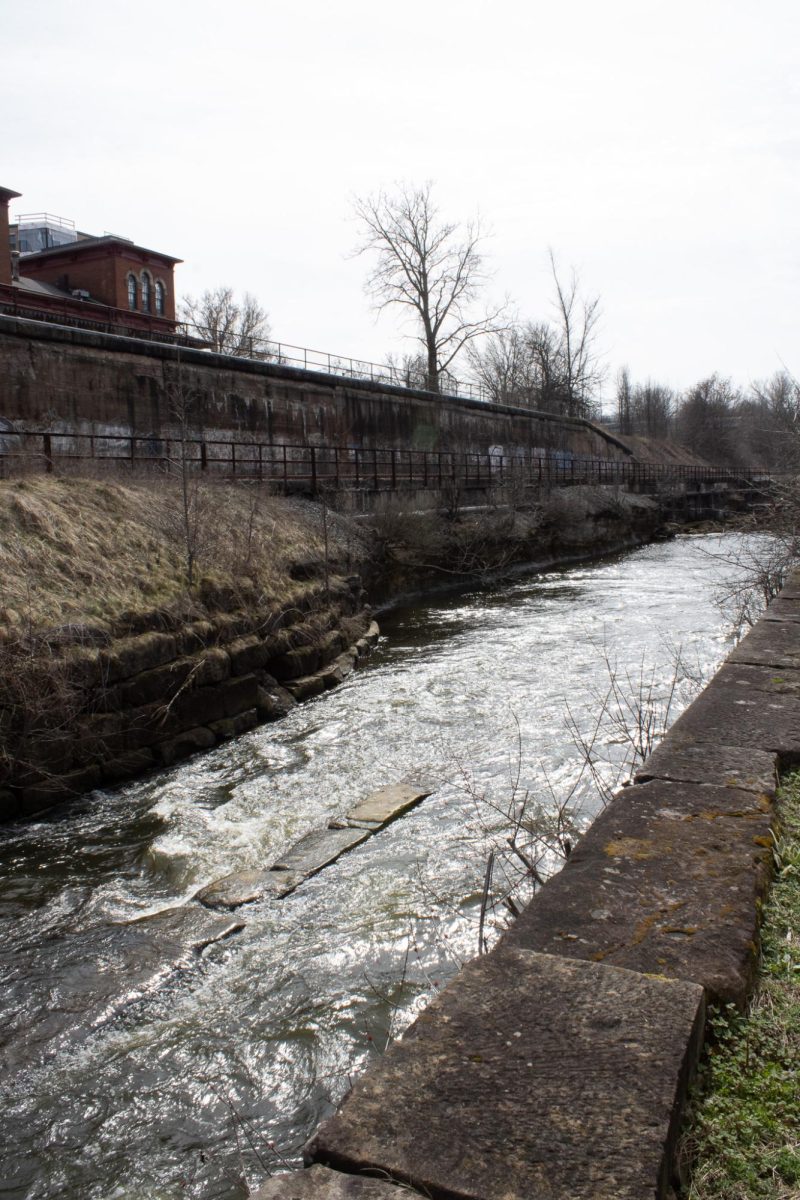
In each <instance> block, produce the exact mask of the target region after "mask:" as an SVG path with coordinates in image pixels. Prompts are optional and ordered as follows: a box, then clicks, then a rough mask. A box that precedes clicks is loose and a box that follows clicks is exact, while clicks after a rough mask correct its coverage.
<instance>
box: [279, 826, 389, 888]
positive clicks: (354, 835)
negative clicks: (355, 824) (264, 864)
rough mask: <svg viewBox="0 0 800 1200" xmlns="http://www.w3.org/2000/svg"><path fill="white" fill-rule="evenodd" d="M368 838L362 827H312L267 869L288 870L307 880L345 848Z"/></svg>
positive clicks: (333, 860)
mask: <svg viewBox="0 0 800 1200" xmlns="http://www.w3.org/2000/svg"><path fill="white" fill-rule="evenodd" d="M368 837H369V833H368V831H366V830H364V829H315V830H314V831H313V832H311V833H307V834H306V835H305V837H302V838H300V841H299V842H295V844H294V845H293V846H291V847H290V848H289V849H288V850H287V851H286V852H285V853H284V854H282V855H281V857H280V858H279V859H278V860H277V862H274V863H273V864H272V867H271V868H270V870H272V871H275V872H280V873H281V874H283V873H284V872H285V871H291V872H292V873H293V874H295V875H299V876H300V877H301V878H302V879H308V878H309V877H310V876H311V875H316V874H317V872H318V871H321V870H322V869H323V867H329V866H330V865H331V863H334V862H336V860H337V858H340V857H341V855H342V854H345V853H346V852H347V851H348V850H352V849H353V848H354V847H355V846H360V845H361V843H362V842H365V841H366V840H367V838H368Z"/></svg>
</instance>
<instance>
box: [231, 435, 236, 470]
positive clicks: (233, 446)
mask: <svg viewBox="0 0 800 1200" xmlns="http://www.w3.org/2000/svg"><path fill="white" fill-rule="evenodd" d="M235 474H236V442H231V475H235Z"/></svg>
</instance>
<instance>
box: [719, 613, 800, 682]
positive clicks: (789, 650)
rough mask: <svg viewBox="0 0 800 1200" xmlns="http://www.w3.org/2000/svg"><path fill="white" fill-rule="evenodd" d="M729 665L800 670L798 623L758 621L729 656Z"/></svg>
mask: <svg viewBox="0 0 800 1200" xmlns="http://www.w3.org/2000/svg"><path fill="white" fill-rule="evenodd" d="M728 662H730V663H749V664H751V665H752V666H764V667H789V668H791V669H794V670H800V623H798V622H797V621H776V620H771V621H759V622H758V624H757V625H754V626H753V628H752V629H751V630H750V632H749V633H748V635H747V637H744V638H742V640H741V642H739V645H738V646H737V647H736V649H735V650H734V651H733V652H732V653H731V654H730V655H729V656H728Z"/></svg>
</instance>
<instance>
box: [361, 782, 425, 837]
mask: <svg viewBox="0 0 800 1200" xmlns="http://www.w3.org/2000/svg"><path fill="white" fill-rule="evenodd" d="M432 790H433V789H432V788H421V787H419V786H418V785H417V784H410V783H391V784H389V785H388V786H387V787H382V788H379V789H378V791H377V792H372V793H370V795H369V796H367V798H366V799H365V800H362V801H361V803H360V804H357V805H356V807H355V808H353V809H351V810H350V812H349V813H347V815H346V816H345V818H344V819H345V821H346V822H347V824H348V825H352V826H353V827H354V828H364V829H380V827H381V826H382V825H388V824H389V822H390V821H394V820H395V818H396V817H399V816H402V814H403V813H404V812H408V810H409V809H410V808H414V807H415V806H416V805H417V804H419V803H420V801H422V800H424V799H425V798H426V797H427V796H430V794H431V791H432Z"/></svg>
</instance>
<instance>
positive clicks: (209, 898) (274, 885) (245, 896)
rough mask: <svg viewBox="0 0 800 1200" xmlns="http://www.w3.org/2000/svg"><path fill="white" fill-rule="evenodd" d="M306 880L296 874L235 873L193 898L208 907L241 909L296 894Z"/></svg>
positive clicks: (214, 882)
mask: <svg viewBox="0 0 800 1200" xmlns="http://www.w3.org/2000/svg"><path fill="white" fill-rule="evenodd" d="M303 878H304V877H303V876H302V875H296V874H295V873H294V872H293V871H232V872H231V874H230V875H225V876H223V877H222V879H215V880H214V881H213V883H209V884H206V886H205V887H204V888H201V889H200V891H199V892H197V893H195V896H194V899H195V900H198V901H199V902H200V903H201V904H204V905H205V906H206V908H239V907H240V906H241V905H242V904H253V903H254V902H255V901H257V900H264V899H266V898H267V897H274V898H275V899H276V900H280V899H282V898H283V897H284V896H288V895H289V894H290V893H291V892H293V891H294V889H295V888H296V887H297V886H298V884H300V883H302V882H303Z"/></svg>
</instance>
